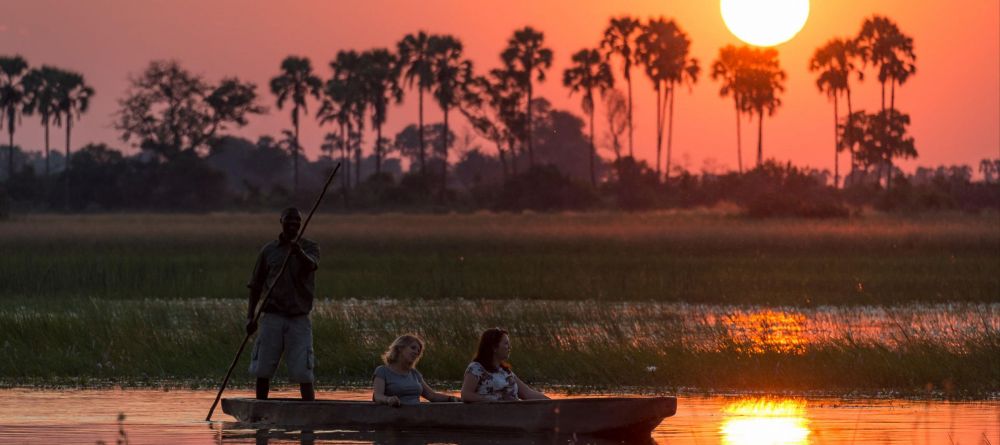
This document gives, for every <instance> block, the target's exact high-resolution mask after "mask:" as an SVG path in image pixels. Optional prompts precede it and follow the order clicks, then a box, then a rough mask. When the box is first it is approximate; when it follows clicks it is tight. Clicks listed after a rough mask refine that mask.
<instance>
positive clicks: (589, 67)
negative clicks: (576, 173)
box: [563, 49, 615, 187]
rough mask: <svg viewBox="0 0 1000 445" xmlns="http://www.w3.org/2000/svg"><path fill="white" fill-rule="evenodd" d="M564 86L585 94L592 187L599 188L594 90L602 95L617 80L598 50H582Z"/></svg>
mask: <svg viewBox="0 0 1000 445" xmlns="http://www.w3.org/2000/svg"><path fill="white" fill-rule="evenodd" d="M563 85H564V86H566V87H567V88H569V89H570V91H571V93H570V94H572V93H579V92H582V93H583V102H582V103H581V106H582V107H583V112H584V113H587V114H588V115H589V116H590V185H592V186H594V187H596V186H597V173H596V171H595V168H594V161H595V158H596V157H597V148H596V147H595V145H594V90H595V89H596V90H598V91H599V92H600V93H601V95H602V96H603V95H604V92H605V91H607V90H608V89H610V88H613V87H614V86H615V78H614V76H612V75H611V66H610V65H608V62H607V61H606V60H605V59H604V57H603V56H602V55H601V53H600V51H598V50H596V49H581V50H580V51H577V52H576V54H573V65H572V66H570V67H569V68H567V69H566V71H563Z"/></svg>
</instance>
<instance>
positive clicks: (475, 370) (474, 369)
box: [465, 362, 487, 376]
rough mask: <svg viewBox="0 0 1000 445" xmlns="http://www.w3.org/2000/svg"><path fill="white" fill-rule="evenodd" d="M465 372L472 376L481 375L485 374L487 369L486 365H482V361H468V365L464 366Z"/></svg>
mask: <svg viewBox="0 0 1000 445" xmlns="http://www.w3.org/2000/svg"><path fill="white" fill-rule="evenodd" d="M465 372H467V373H469V374H472V375H474V376H481V375H483V374H486V372H487V371H486V367H485V366H483V365H482V363H479V362H472V363H469V366H466V367H465Z"/></svg>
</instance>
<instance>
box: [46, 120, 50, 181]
mask: <svg viewBox="0 0 1000 445" xmlns="http://www.w3.org/2000/svg"><path fill="white" fill-rule="evenodd" d="M49 174H51V170H50V169H49V118H48V117H47V116H46V118H45V176H46V177H47V176H49Z"/></svg>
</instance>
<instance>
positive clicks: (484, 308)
mask: <svg viewBox="0 0 1000 445" xmlns="http://www.w3.org/2000/svg"><path fill="white" fill-rule="evenodd" d="M244 310H245V308H244V303H242V302H240V301H235V300H219V299H214V300H209V299H189V300H186V301H170V300H132V301H121V300H119V301H107V300H96V299H77V300H65V301H58V302H57V301H54V300H39V301H36V302H31V303H19V304H13V303H8V304H6V305H5V306H4V307H3V308H2V309H0V339H2V344H0V355H2V356H3V357H4V360H3V361H0V380H3V381H6V382H8V383H12V384H32V383H35V384H38V383H42V384H45V383H76V384H88V383H89V382H92V381H98V380H99V381H108V380H110V381H116V382H121V383H125V384H154V385H155V384H158V383H159V382H162V381H173V382H177V381H180V382H189V383H193V384H196V385H197V384H204V385H212V384H215V383H217V382H218V381H219V379H221V374H222V373H223V372H224V371H225V369H226V366H228V364H229V361H230V360H231V358H232V354H234V353H235V350H236V347H237V346H238V341H239V340H240V339H241V338H242V328H243V326H242V318H243V317H242V315H243V313H244V312H243V311H244ZM312 320H313V326H314V344H315V350H316V357H317V368H316V373H317V377H318V381H319V383H320V384H321V385H325V386H331V385H333V386H337V385H359V384H360V385H365V384H367V383H368V381H369V379H370V378H371V372H372V371H373V370H374V368H375V366H376V365H377V364H378V360H379V359H378V357H379V354H380V352H381V351H382V350H383V349H384V348H385V347H386V346H387V345H388V344H389V343H390V342H391V341H392V339H393V338H394V337H395V336H397V335H399V334H400V333H403V332H416V333H418V334H420V335H421V336H423V337H424V338H425V339H426V340H427V344H428V346H427V351H426V355H425V357H424V358H423V360H422V361H421V363H420V365H419V367H420V369H421V370H422V372H423V373H424V375H425V376H427V377H428V378H429V379H432V380H434V381H438V382H445V383H447V384H448V385H451V386H454V385H456V384H457V382H458V381H460V380H461V378H462V372H463V370H464V369H465V365H466V364H467V363H468V360H469V358H470V357H471V355H472V353H473V352H474V350H475V346H476V341H477V337H478V333H479V332H480V331H481V330H483V329H485V328H488V327H494V326H502V327H506V328H508V329H509V330H510V331H511V333H512V337H513V351H514V352H513V358H512V362H513V363H514V366H515V371H516V372H517V373H518V374H519V375H520V376H521V377H522V378H523V379H524V380H526V381H529V382H533V383H536V384H540V385H543V386H552V385H582V386H586V387H598V388H615V389H618V390H620V389H622V388H636V387H651V388H660V389H673V388H678V387H686V388H699V389H711V390H771V391H777V390H825V391H839V392H847V391H857V390H862V391H880V390H886V389H889V390H899V391H904V392H922V391H925V390H927V389H936V390H942V391H947V392H951V393H953V394H967V395H968V394H972V395H977V394H978V395H983V394H990V392H991V391H994V392H995V391H996V390H997V388H998V387H1000V367H998V366H996V357H1000V303H991V304H950V305H906V306H899V307H890V308H886V307H867V306H852V307H821V308H798V309H796V308H791V307H785V308H773V307H756V306H704V305H690V304H677V303H653V302H645V303H610V302H598V301H576V302H566V301H508V300H478V301H469V300H460V301H452V302H444V301H425V302H416V301H412V300H408V301H400V300H345V301H335V300H326V301H322V302H319V303H318V304H317V307H316V309H315V311H314V313H313V316H312ZM248 355H249V353H246V354H244V356H243V358H242V360H241V363H240V364H239V365H238V366H237V369H236V372H235V378H236V380H235V383H236V384H244V385H246V384H250V380H249V378H248V377H247V375H246V372H245V369H246V365H247V360H248Z"/></svg>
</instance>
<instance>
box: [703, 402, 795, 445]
mask: <svg viewBox="0 0 1000 445" xmlns="http://www.w3.org/2000/svg"><path fill="white" fill-rule="evenodd" d="M722 412H723V413H724V414H725V416H726V419H725V420H724V421H723V422H722V426H721V427H720V428H719V432H720V433H721V435H722V443H723V444H728V445H744V444H768V445H796V444H807V443H809V434H810V430H809V421H808V419H806V404H805V402H804V401H799V400H793V399H780V400H777V399H767V398H758V399H747V400H741V401H739V402H734V403H730V404H729V405H726V407H725V408H723V409H722Z"/></svg>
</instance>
